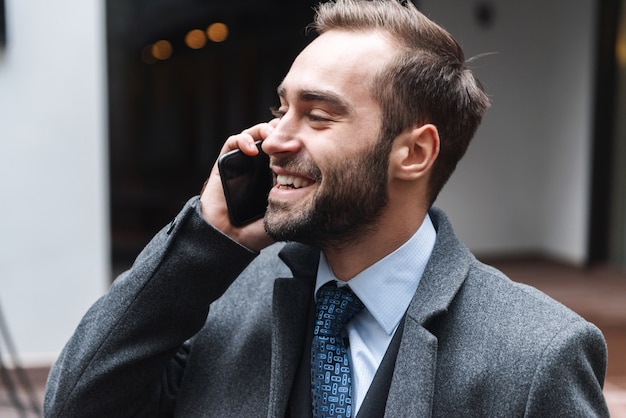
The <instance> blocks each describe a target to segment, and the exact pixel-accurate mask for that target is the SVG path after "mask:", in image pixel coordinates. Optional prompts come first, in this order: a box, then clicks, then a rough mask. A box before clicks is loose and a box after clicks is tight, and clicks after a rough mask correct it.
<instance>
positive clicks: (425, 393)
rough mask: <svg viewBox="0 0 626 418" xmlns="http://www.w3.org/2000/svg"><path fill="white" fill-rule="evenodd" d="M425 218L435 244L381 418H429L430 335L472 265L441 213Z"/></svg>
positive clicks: (433, 354)
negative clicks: (431, 227) (430, 224)
mask: <svg viewBox="0 0 626 418" xmlns="http://www.w3.org/2000/svg"><path fill="white" fill-rule="evenodd" d="M430 216H431V219H432V221H433V224H434V226H435V228H436V229H437V241H436V243H435V247H434V249H433V253H432V255H431V257H430V260H429V262H428V265H427V267H426V270H425V271H424V275H423V276H422V279H421V282H420V285H419V287H418V289H417V291H416V292H415V295H414V297H413V299H412V301H411V303H410V305H409V308H408V310H407V314H406V320H405V324H404V333H403V335H402V341H401V343H400V349H399V351H398V357H397V359H396V367H395V371H394V375H393V378H392V381H391V387H390V389H389V397H388V399H387V407H386V409H385V416H419V417H429V416H432V411H433V399H434V394H435V377H436V371H437V349H438V336H437V335H436V333H433V331H431V330H433V329H437V328H438V327H436V326H435V324H436V323H437V322H438V321H441V320H444V319H445V314H446V312H447V311H448V307H449V306H450V304H451V303H452V301H453V300H454V297H455V296H456V294H457V292H458V291H459V289H460V288H461V286H462V285H463V282H464V281H465V278H466V277H467V274H468V271H469V268H470V264H471V263H472V262H473V260H474V256H473V255H472V254H471V253H470V252H469V250H468V249H467V248H466V247H465V246H464V245H463V244H462V243H461V242H459V241H458V239H457V238H456V237H455V235H454V232H453V231H452V227H451V225H450V223H449V221H448V219H447V218H446V216H445V215H444V214H443V212H441V211H439V210H437V209H432V210H431V211H430Z"/></svg>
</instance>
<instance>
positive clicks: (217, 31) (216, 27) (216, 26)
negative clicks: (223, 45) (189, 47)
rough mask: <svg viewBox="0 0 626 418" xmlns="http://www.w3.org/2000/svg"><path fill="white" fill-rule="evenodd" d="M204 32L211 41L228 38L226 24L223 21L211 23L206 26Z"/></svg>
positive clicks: (220, 40)
mask: <svg viewBox="0 0 626 418" xmlns="http://www.w3.org/2000/svg"><path fill="white" fill-rule="evenodd" d="M206 34H207V36H208V37H209V39H210V40H211V41H213V42H224V41H225V40H226V38H228V26H226V25H225V24H224V23H213V24H212V25H211V26H209V27H208V28H207V30H206Z"/></svg>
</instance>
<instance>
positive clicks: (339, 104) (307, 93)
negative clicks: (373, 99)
mask: <svg viewBox="0 0 626 418" xmlns="http://www.w3.org/2000/svg"><path fill="white" fill-rule="evenodd" d="M277 93H278V96H279V97H281V98H285V97H286V95H287V89H286V88H285V87H284V86H283V85H282V84H281V85H280V86H279V87H278V89H277ZM297 97H298V99H299V100H302V101H304V102H322V103H326V104H328V105H329V106H331V107H332V108H333V109H334V110H335V111H336V112H339V113H341V114H348V113H351V111H352V107H351V106H350V105H349V104H348V103H347V102H346V101H345V100H344V99H343V98H341V97H340V96H339V95H337V94H336V93H334V92H332V91H329V90H299V91H298V93H297Z"/></svg>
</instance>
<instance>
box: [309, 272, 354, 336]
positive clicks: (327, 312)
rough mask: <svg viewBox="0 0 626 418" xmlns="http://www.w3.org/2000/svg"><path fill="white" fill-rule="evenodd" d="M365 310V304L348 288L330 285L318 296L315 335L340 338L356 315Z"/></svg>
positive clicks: (321, 289) (320, 291) (322, 288)
mask: <svg viewBox="0 0 626 418" xmlns="http://www.w3.org/2000/svg"><path fill="white" fill-rule="evenodd" d="M361 309H363V302H361V300H359V298H358V297H357V296H356V295H355V294H354V293H353V292H352V290H351V289H350V288H349V287H348V286H342V287H338V286H337V285H336V284H335V283H333V282H331V283H328V284H326V285H324V286H322V287H321V288H320V290H319V291H318V295H317V320H316V323H315V330H314V333H315V335H325V336H329V337H330V336H333V337H339V336H341V332H342V330H343V328H344V327H345V326H346V324H347V323H348V321H350V320H351V319H352V318H353V317H354V315H356V314H357V313H358V312H359V311H361Z"/></svg>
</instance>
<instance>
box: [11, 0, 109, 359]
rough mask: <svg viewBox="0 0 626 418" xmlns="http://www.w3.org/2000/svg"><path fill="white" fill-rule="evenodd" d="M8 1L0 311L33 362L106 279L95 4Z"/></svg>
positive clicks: (50, 354)
mask: <svg viewBox="0 0 626 418" xmlns="http://www.w3.org/2000/svg"><path fill="white" fill-rule="evenodd" d="M5 1H6V4H5V5H6V17H7V47H6V49H5V50H3V51H1V52H0V196H1V197H0V199H1V203H0V219H2V221H0V306H1V308H2V311H3V313H4V318H5V320H6V323H7V325H8V327H9V328H10V331H11V335H12V337H13V340H14V343H15V345H16V346H17V349H18V350H19V352H20V353H21V357H22V361H23V362H24V363H25V364H27V365H39V364H48V363H50V362H51V361H52V359H54V358H55V357H56V356H57V355H58V353H59V351H60V349H61V348H62V346H63V344H64V342H65V341H66V340H67V338H68V337H69V335H70V333H71V332H72V330H73V329H74V327H75V326H76V325H77V323H78V321H79V319H80V317H81V316H82V315H83V314H84V312H85V310H86V309H87V307H88V306H89V305H90V304H91V303H93V301H94V300H95V299H96V298H97V297H98V296H99V295H100V294H102V292H103V290H104V289H105V286H106V285H107V284H108V282H109V257H108V252H109V248H108V236H109V234H108V225H107V219H108V215H107V209H106V208H107V202H106V196H107V186H106V184H107V180H106V179H107V176H106V172H105V167H106V154H107V153H106V149H107V142H106V141H107V138H106V129H105V128H106V115H105V109H106V99H105V97H106V95H105V91H106V90H105V68H106V66H105V48H104V47H105V44H104V2H103V0H102V1H101V0H59V1H54V2H45V1H37V0H5ZM3 352H5V353H6V351H3Z"/></svg>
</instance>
